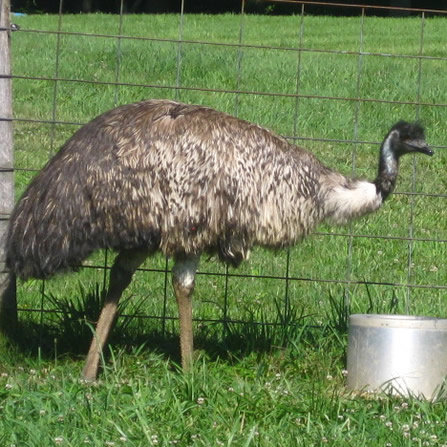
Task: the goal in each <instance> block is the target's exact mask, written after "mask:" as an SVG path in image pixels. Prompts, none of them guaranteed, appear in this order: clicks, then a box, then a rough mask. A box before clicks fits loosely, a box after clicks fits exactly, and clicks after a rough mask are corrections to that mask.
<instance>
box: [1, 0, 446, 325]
mask: <svg viewBox="0 0 447 447" xmlns="http://www.w3.org/2000/svg"><path fill="white" fill-rule="evenodd" d="M266 3H273V4H281V3H283V4H289V5H293V4H296V5H297V7H299V11H298V10H297V14H299V15H300V16H301V20H303V19H304V17H305V14H306V8H310V7H314V6H324V7H334V8H342V9H343V8H348V9H350V10H351V11H352V10H355V11H357V12H359V13H360V14H361V15H362V17H363V16H364V15H365V11H375V10H377V11H382V12H383V11H388V12H390V11H395V12H398V11H405V12H411V13H420V16H421V20H422V23H423V20H424V15H425V14H437V15H441V16H443V15H446V14H447V11H445V10H437V9H419V8H401V7H389V6H375V5H362V4H352V5H349V4H341V3H331V2H312V1H293V0H270V1H269V2H266ZM60 5H61V6H60V11H59V22H58V29H57V30H41V29H25V28H23V29H18V28H17V27H15V26H12V27H11V28H3V29H0V32H1V31H6V30H11V31H14V33H24V34H32V35H52V36H56V38H57V39H58V46H57V50H56V51H57V55H56V56H57V57H58V56H59V51H60V39H61V38H63V37H74V38H81V37H82V38H86V39H96V38H100V39H112V40H114V41H116V42H117V49H116V76H115V79H114V81H105V80H101V79H99V80H94V79H76V78H67V77H63V76H60V75H59V72H58V69H57V68H56V72H55V75H54V76H33V75H23V74H16V73H12V74H11V75H10V76H4V75H0V77H3V78H11V79H12V80H13V82H14V81H24V82H33V81H38V82H49V83H54V93H53V107H52V119H38V118H32V117H25V116H17V115H15V116H14V117H13V118H12V121H13V122H14V123H28V124H33V125H34V124H35V125H50V126H53V127H52V137H51V146H53V142H54V140H55V138H54V135H55V132H57V126H73V127H79V126H82V125H83V124H85V123H83V122H79V121H67V120H60V119H56V115H57V114H56V108H57V105H58V100H59V98H58V91H57V90H58V89H57V87H58V86H59V85H61V84H65V83H67V84H68V83H70V84H79V85H98V86H112V87H116V89H117V90H116V91H115V105H118V103H119V101H118V93H117V92H118V88H120V87H129V88H148V89H159V90H160V91H167V90H170V91H173V92H175V95H176V97H177V95H178V94H179V93H181V92H188V91H190V92H204V93H219V94H228V95H233V96H234V97H235V115H237V114H238V113H237V112H238V103H239V98H240V97H241V96H242V95H245V96H255V95H256V96H264V97H278V98H292V99H295V101H296V102H295V107H296V110H295V114H296V116H297V115H298V108H299V104H300V101H301V100H304V99H306V100H313V99H315V100H324V101H329V102H334V101H338V102H344V103H354V104H355V105H356V107H359V105H360V104H366V103H377V104H386V105H390V106H396V105H398V106H413V107H415V108H416V109H417V110H419V109H420V108H421V107H430V108H437V109H443V108H446V107H447V103H443V102H427V101H422V100H421V98H420V95H415V99H414V100H395V99H387V98H379V97H362V95H361V90H359V91H358V92H357V95H356V96H331V95H318V94H305V93H302V92H300V91H299V79H300V78H299V76H300V69H301V64H302V63H303V62H302V61H301V54H303V53H308V54H328V55H334V56H336V57H339V58H342V57H344V56H353V57H357V58H358V71H357V82H359V80H360V78H361V76H362V71H361V67H362V62H363V61H364V58H369V57H380V58H392V59H407V60H409V59H411V60H415V61H418V63H419V70H421V63H422V62H425V61H433V62H447V55H446V56H432V55H425V54H423V52H422V51H420V52H419V53H418V54H401V53H392V52H381V51H364V50H363V48H362V47H361V45H360V47H359V49H358V50H352V49H349V50H344V49H325V48H312V47H306V46H303V44H302V42H301V41H300V42H299V45H297V46H294V47H291V46H278V45H263V44H251V43H246V42H244V32H245V26H246V24H245V22H244V17H245V14H246V5H245V2H244V0H242V1H241V10H240V18H241V20H240V27H239V38H238V41H234V42H219V41H209V40H202V39H198V40H194V39H184V38H183V28H184V23H183V17H184V15H185V14H186V13H185V7H184V6H185V1H184V0H182V1H181V8H180V11H179V32H178V38H162V37H157V36H151V37H148V36H132V35H126V34H123V33H122V24H123V17H124V14H123V1H121V13H120V25H119V33H118V34H116V33H110V34H107V33H84V32H73V31H64V30H63V29H62V17H63V11H62V9H63V8H62V2H61V4H60ZM304 20H305V19H304ZM301 23H302V22H301ZM361 32H362V31H361ZM360 40H361V39H360ZM123 41H141V42H154V43H167V44H173V45H177V79H176V81H175V83H170V84H168V85H160V84H157V83H137V82H135V83H133V82H124V81H120V79H119V73H120V64H121V63H122V62H121V46H120V45H121V42H123ZM422 41H423V31H422V30H421V48H422ZM188 46H200V47H219V48H224V49H225V48H228V49H238V52H239V53H238V62H237V65H238V67H237V77H238V81H237V88H234V89H231V88H208V87H201V86H200V85H193V86H185V85H182V83H181V79H182V64H183V52H184V49H185V48H187V47H188ZM251 50H262V51H272V52H288V53H295V54H296V55H297V56H298V67H297V88H296V91H294V92H290V93H288V92H275V91H268V90H245V89H243V88H240V82H239V81H240V79H241V70H242V67H243V64H244V56H245V55H246V53H247V52H249V51H251ZM420 82H421V79H420V76H419V80H418V83H419V85H418V86H415V87H417V88H418V89H419V90H420ZM6 119H7V118H5V117H0V120H6ZM357 125H358V116H356V126H357ZM295 128H297V125H296V123H295ZM356 136H357V135H356ZM284 137H285V138H287V139H288V140H290V141H309V142H324V143H343V144H352V145H355V146H357V145H369V146H370V145H379V144H380V143H379V142H376V141H366V140H363V139H360V138H352V139H338V138H317V137H307V136H304V135H299V132H298V134H295V135H284ZM433 147H434V148H436V149H441V150H443V149H445V148H447V145H439V144H438V145H437V146H433ZM355 150H356V149H354V151H355ZM355 156H356V155H355V152H353V161H354V164H355ZM0 170H6V168H2V167H0ZM14 170H15V171H16V172H30V173H33V172H37V169H36V168H34V167H32V166H27V167H20V168H19V167H16V168H14ZM415 176H416V168H414V172H413V181H412V185H411V188H412V189H411V190H408V191H397V192H395V193H394V194H396V195H401V196H408V197H409V199H410V200H413V199H414V198H416V197H421V198H441V199H444V198H447V194H446V193H442V192H436V193H427V192H418V191H416V190H414V184H415ZM413 215H414V209H413V207H412V208H411V220H412V221H413ZM7 217H8V216H2V218H7ZM313 235H314V236H322V237H325V238H326V237H339V238H346V240H347V241H351V242H347V244H348V246H350V244H352V240H354V239H377V240H388V241H402V242H406V243H408V244H409V245H408V251H409V258H408V264H409V265H408V271H409V273H408V277H407V281H406V282H403V281H395V282H394V281H376V280H368V279H365V280H358V279H353V278H351V273H350V263H351V261H352V259H351V258H352V253H351V249H348V252H349V254H348V259H347V261H346V262H347V273H346V276H345V278H343V277H338V278H335V279H327V278H319V277H314V276H312V275H309V276H302V275H300V276H297V275H293V274H291V273H290V265H289V263H290V252H288V254H287V262H286V271H285V274H284V275H263V274H258V273H257V274H245V273H237V272H233V271H229V270H228V268H226V269H225V272H206V271H199V272H198V275H199V276H213V277H216V278H224V279H225V304H224V310H223V315H224V317H223V318H215V319H214V318H195V320H196V321H200V322H204V323H224V324H228V323H231V324H233V323H234V324H238V323H244V324H246V323H250V324H265V325H278V324H281V323H278V322H276V321H274V322H269V321H267V322H257V321H250V322H247V321H244V320H240V319H232V318H231V317H229V315H230V312H229V310H228V306H231V304H228V300H227V297H228V295H229V294H230V293H231V292H230V291H229V286H228V281H229V279H234V280H236V281H237V280H240V279H243V278H246V279H252V280H260V279H264V280H279V281H282V282H284V284H285V292H284V301H285V303H286V308H285V310H287V306H288V305H289V304H288V303H289V294H290V284H292V283H311V284H336V285H344V286H346V287H347V288H349V287H350V286H355V285H366V286H368V285H371V286H386V287H393V288H405V289H407V290H408V297H407V299H408V300H409V301H410V300H411V295H410V292H409V291H410V290H417V289H425V290H427V289H428V290H430V289H432V290H446V289H447V285H443V284H418V283H413V282H412V273H411V271H412V267H411V264H412V263H411V260H412V255H411V253H412V250H413V244H414V243H433V244H444V243H445V242H447V239H444V238H437V237H433V238H430V237H418V236H415V235H414V231H413V229H412V228H410V229H409V235H408V236H392V235H384V234H378V235H374V234H358V233H356V232H354V231H352V230H351V227H349V228H348V231H343V232H340V231H333V232H332V231H331V232H324V231H316V232H314V233H313ZM82 267H83V268H85V269H102V270H103V271H104V284H105V283H106V276H105V275H106V273H107V272H108V271H110V268H111V267H110V266H109V265H108V259H107V253H106V254H105V257H104V263H103V264H102V265H100V264H97V263H85V264H84V265H82ZM138 270H139V271H140V272H146V273H156V274H160V275H164V291H163V295H164V296H163V311H162V314H161V315H152V314H151V315H140V314H138V313H136V314H132V315H127V314H123V316H127V317H129V316H132V317H135V318H148V319H154V320H162V324H163V328H164V325H165V322H166V321H170V320H175V319H176V318H175V317H172V316H169V315H168V314H167V311H166V307H167V304H166V300H167V287H168V275H169V274H170V273H171V270H170V269H169V268H168V262H167V261H166V264H165V268H163V269H162V268H140V269H138ZM44 290H45V287H44V286H43V287H42V291H44ZM44 295H45V294H44V292H42V304H41V306H40V308H34V307H29V308H25V307H19V311H21V312H30V313H35V312H37V313H40V315H41V321H43V318H44V317H43V315H45V314H48V313H57V312H60V311H58V310H55V309H47V308H46V307H45V305H44V298H45V296H44ZM163 330H164V329H163Z"/></svg>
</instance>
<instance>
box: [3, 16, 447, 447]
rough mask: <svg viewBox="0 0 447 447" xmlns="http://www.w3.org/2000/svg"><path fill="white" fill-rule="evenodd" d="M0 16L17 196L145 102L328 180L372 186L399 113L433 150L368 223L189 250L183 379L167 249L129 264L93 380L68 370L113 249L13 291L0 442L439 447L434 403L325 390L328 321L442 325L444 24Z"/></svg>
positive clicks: (332, 358) (333, 360) (442, 439)
mask: <svg viewBox="0 0 447 447" xmlns="http://www.w3.org/2000/svg"><path fill="white" fill-rule="evenodd" d="M14 22H15V23H17V24H18V25H20V27H21V31H19V32H15V33H13V35H12V51H13V54H12V62H13V75H14V80H13V95H14V117H15V121H14V139H15V140H14V142H15V166H16V168H17V171H16V191H17V195H18V196H19V195H20V193H21V192H22V191H23V189H24V187H25V186H26V184H27V183H28V182H29V180H30V178H31V177H32V176H33V175H34V173H35V172H36V170H38V169H40V168H41V167H42V166H43V165H44V164H45V162H46V161H47V160H48V158H49V157H50V156H51V154H53V153H54V152H55V151H56V150H57V148H58V147H59V146H60V145H61V144H62V143H63V142H64V141H65V140H66V139H67V138H68V137H69V136H70V135H71V134H72V133H73V132H74V131H75V130H76V129H77V128H78V127H79V125H81V124H82V123H85V122H87V121H89V120H90V119H92V118H93V117H95V116H96V115H98V114H99V113H101V112H104V111H106V110H108V109H110V108H112V107H114V106H116V105H118V104H124V103H128V102H132V101H137V100H140V99H143V98H151V97H152V98H171V99H178V100H181V101H184V102H193V103H200V104H206V105H209V106H212V107H215V108H217V109H220V110H223V111H226V112H228V113H231V114H236V115H238V116H239V117H241V118H244V119H248V120H251V121H254V122H256V123H258V124H260V125H263V126H266V127H269V128H271V129H273V130H274V131H276V132H278V133H281V134H282V135H284V136H286V137H287V138H290V139H291V140H292V141H296V143H297V144H301V145H304V146H306V147H308V148H309V149H311V150H312V151H314V152H315V153H316V154H317V155H318V156H319V157H320V158H321V159H322V160H324V161H325V162H326V163H327V164H328V165H329V166H332V167H336V168H338V169H339V170H340V171H341V172H343V173H345V174H353V175H356V176H365V177H368V178H371V179H372V178H373V177H374V176H375V174H376V170H377V150H378V143H380V141H381V139H382V138H383V136H384V134H385V133H386V132H387V131H388V129H389V128H390V127H391V125H392V124H394V123H395V122H396V121H398V120H399V119H401V118H402V119H406V120H415V119H420V120H421V121H422V122H423V123H424V125H425V126H426V129H427V139H428V141H429V143H430V144H431V145H432V146H433V147H434V148H435V151H436V155H435V157H433V158H431V159H429V158H423V157H414V158H413V157H407V159H404V160H403V161H402V165H401V174H400V177H399V183H398V187H397V191H396V194H394V195H393V196H392V197H390V199H389V201H388V202H387V203H386V205H385V206H384V208H383V209H382V210H381V211H380V212H378V213H377V214H375V215H373V216H370V217H368V218H367V219H363V220H361V221H358V222H355V223H353V224H351V225H350V226H348V227H345V228H334V227H329V226H322V227H320V228H318V231H317V233H316V234H314V235H312V236H311V237H309V238H308V239H307V240H305V241H304V242H303V243H301V244H299V245H298V246H296V247H293V248H291V249H290V250H289V251H287V250H284V251H279V252H274V253H272V252H268V251H265V250H261V249H256V250H255V251H254V253H253V255H252V257H251V260H250V262H247V263H245V264H244V265H242V266H241V268H239V269H237V270H235V269H232V268H229V269H228V275H227V274H226V273H227V269H226V268H225V266H223V265H221V264H219V263H218V262H217V261H216V260H214V259H206V258H205V257H203V259H202V262H201V265H200V271H199V273H200V274H199V276H198V278H197V285H196V292H195V296H194V306H195V308H194V315H195V318H196V319H197V321H196V333H197V338H196V346H197V361H196V364H195V368H194V371H193V372H192V373H191V374H188V375H183V374H181V373H179V370H178V342H177V332H178V329H177V322H176V316H177V311H176V306H175V300H174V297H173V293H172V290H171V287H170V277H169V274H166V273H165V270H166V266H167V267H168V270H169V269H170V267H171V261H166V260H165V259H164V258H162V257H161V256H155V257H154V258H152V259H150V260H148V261H147V262H146V263H145V264H144V266H143V269H141V271H138V272H137V274H136V275H135V278H134V281H133V283H132V284H131V286H130V288H129V290H128V291H127V293H126V295H125V297H124V302H123V305H122V314H123V316H122V317H121V318H120V319H119V320H118V323H117V327H116V330H115V332H114V334H113V336H112V340H111V349H110V351H108V352H107V353H105V359H104V361H105V364H104V370H103V374H102V375H101V377H100V381H99V382H98V383H97V384H95V385H90V384H85V383H82V381H80V380H79V377H80V371H81V368H82V359H83V356H84V354H85V352H86V350H87V347H88V344H89V339H90V337H91V331H92V326H91V324H90V322H93V321H95V318H96V315H97V312H98V303H99V302H100V300H101V296H102V289H103V286H104V284H105V283H106V280H105V278H104V271H103V269H101V268H100V267H101V266H103V265H104V263H105V262H106V263H107V265H108V266H110V265H111V262H112V260H113V256H114V254H113V253H110V252H109V253H97V254H95V255H94V256H92V257H91V258H90V259H88V260H87V261H86V262H85V268H84V269H82V270H81V271H80V272H79V273H76V274H73V275H64V276H59V277H56V278H54V279H52V280H50V281H45V282H42V281H28V282H26V283H19V285H18V302H19V308H20V312H19V319H20V323H21V331H20V334H17V341H16V343H15V344H14V345H11V344H9V343H7V342H6V341H5V340H3V341H2V342H1V343H0V445H2V446H3V445H4V446H8V447H10V446H13V445H16V446H37V445H39V446H53V445H63V446H79V445H84V444H86V445H92V446H107V445H110V446H111V445H117V446H118V445H129V446H150V445H163V446H169V445H179V446H189V445H205V446H210V445H224V446H270V445H276V446H291V445H299V446H300V445H302V446H306V447H307V446H322V445H330V446H346V445H351V446H355V447H357V446H371V445H374V446H422V445H427V446H428V445H433V446H442V445H447V428H446V424H447V417H446V414H447V405H446V403H445V402H437V403H429V402H425V401H421V400H418V399H416V398H405V399H402V398H390V397H385V396H377V397H374V396H370V397H360V396H355V395H353V394H351V393H349V392H348V391H347V390H346V389H345V387H344V384H345V375H346V371H345V367H346V366H345V350H346V340H347V337H346V316H347V312H350V313H357V312H383V313H385V312H396V313H410V314H420V315H427V316H437V317H444V318H447V301H446V299H445V295H446V291H445V290H446V287H447V270H446V265H445V259H446V257H445V241H447V216H446V214H447V211H446V209H447V208H446V207H445V206H444V204H445V200H446V197H447V181H446V180H445V179H446V177H445V171H446V164H447V152H446V147H447V145H446V141H447V138H446V137H447V130H446V128H445V126H444V123H445V121H446V118H447V113H446V105H447V91H446V90H445V89H444V88H443V86H444V85H445V73H446V69H447V51H446V48H447V37H446V35H445V26H446V19H445V18H428V19H425V20H423V21H422V20H421V18H420V17H419V18H416V17H414V18H405V19H402V18H400V19H399V18H377V17H373V16H368V15H367V16H365V17H364V18H363V19H362V18H361V17H349V18H334V17H313V16H304V17H302V16H300V15H296V16H284V17H269V16H256V15H246V16H243V17H241V16H238V15H230V14H228V15H216V16H207V15H185V16H184V17H183V18H182V20H180V18H179V16H178V15H138V16H137V15H125V16H123V17H122V20H120V17H118V16H113V15H100V14H92V15H77V16H74V15H64V16H63V17H62V20H61V21H60V20H59V17H57V16H51V15H36V16H25V17H14ZM59 28H60V30H61V31H63V32H64V34H61V35H59V36H58V35H57V34H55V33H54V31H57V30H58V29H59ZM36 30H39V31H40V32H36ZM79 33H89V34H90V35H88V36H85V35H82V36H80V35H79ZM92 34H94V35H92ZM120 35H121V36H122V37H121V38H119V36H120ZM179 37H181V38H182V39H183V41H182V42H181V43H179V42H178V39H179ZM224 44H225V45H224ZM297 48H300V49H301V50H297ZM418 56H419V57H418ZM55 78H56V79H57V81H54V79H55ZM54 122H55V123H54ZM260 276H262V277H260ZM348 305H349V306H348ZM132 315H136V318H130V316H132ZM145 316H151V317H153V318H150V319H147V318H143V317H145ZM221 320H225V324H223V323H222V321H221Z"/></svg>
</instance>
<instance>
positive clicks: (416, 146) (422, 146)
mask: <svg viewBox="0 0 447 447" xmlns="http://www.w3.org/2000/svg"><path fill="white" fill-rule="evenodd" d="M406 144H407V145H408V146H410V147H411V148H412V149H413V150H414V151H415V152H420V153H421V154H425V155H430V157H431V156H432V155H433V154H434V152H433V149H431V148H430V147H429V146H428V145H427V143H426V142H425V141H424V140H410V141H407V142H406Z"/></svg>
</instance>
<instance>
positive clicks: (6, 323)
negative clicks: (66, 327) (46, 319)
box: [0, 0, 17, 333]
mask: <svg viewBox="0 0 447 447" xmlns="http://www.w3.org/2000/svg"><path fill="white" fill-rule="evenodd" d="M9 28H10V0H0V331H2V332H5V333H10V332H11V331H12V330H13V329H14V328H15V327H16V324H17V299H16V281H15V277H14V275H12V274H11V273H10V272H8V271H6V266H5V258H6V252H5V245H6V232H7V228H8V221H9V216H10V214H11V211H12V209H13V207H14V172H13V164H14V163H13V160H14V158H13V140H12V138H13V133H12V131H13V130H12V85H11V61H10V31H9Z"/></svg>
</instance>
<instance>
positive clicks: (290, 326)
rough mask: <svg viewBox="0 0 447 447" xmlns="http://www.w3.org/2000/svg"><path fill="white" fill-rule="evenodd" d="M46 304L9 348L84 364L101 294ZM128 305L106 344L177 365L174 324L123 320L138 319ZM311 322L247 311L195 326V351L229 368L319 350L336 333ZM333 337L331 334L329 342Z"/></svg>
mask: <svg viewBox="0 0 447 447" xmlns="http://www.w3.org/2000/svg"><path fill="white" fill-rule="evenodd" d="M45 298H46V299H47V300H48V302H49V303H50V304H51V306H52V308H53V312H51V313H48V314H46V315H45V319H44V321H45V322H43V321H40V322H39V321H33V320H32V319H29V320H25V321H21V322H19V324H18V327H17V330H16V331H15V332H14V334H13V335H12V336H11V337H10V341H9V343H10V344H11V345H12V346H13V347H14V348H17V349H18V350H19V351H20V352H22V353H23V354H24V355H30V356H33V355H37V354H38V355H39V356H40V357H42V358H44V359H54V358H59V357H68V358H73V359H83V358H84V357H85V355H86V353H87V351H88V348H89V346H90V343H91V340H92V337H93V333H94V325H95V322H96V321H97V320H98V317H99V313H100V310H101V308H102V306H103V303H104V298H105V291H104V290H102V289H101V288H100V287H99V286H96V287H95V288H94V290H90V291H88V292H86V291H85V290H84V289H83V288H82V287H81V290H80V294H79V295H78V296H77V297H75V298H71V299H66V298H64V299H60V298H59V299H56V298H55V297H54V296H51V295H47V296H46V297H45ZM130 302H131V298H128V299H127V300H124V301H123V302H122V303H121V304H120V306H119V314H122V315H123V316H121V317H120V318H118V320H117V321H116V324H115V326H114V328H113V330H112V332H111V335H110V339H109V344H110V345H111V346H113V347H114V348H119V349H121V350H124V351H125V352H126V351H128V352H131V351H132V350H134V349H135V348H138V347H142V348H144V349H148V350H153V351H155V352H157V353H159V354H161V355H163V356H164V357H165V358H166V359H169V360H172V361H173V362H176V363H180V352H179V351H180V350H179V336H178V323H177V321H176V320H169V321H167V322H165V325H164V327H162V325H161V320H155V319H147V318H145V319H142V318H134V317H132V316H128V314H130V315H135V314H138V310H139V308H140V307H141V305H142V303H143V300H141V302H135V301H133V302H132V309H129V308H128V307H129V304H130ZM312 321H313V320H312V317H311V316H309V315H305V314H304V312H301V313H299V312H298V310H297V309H294V308H291V307H290V306H284V305H283V303H279V302H276V315H273V316H272V315H269V316H268V318H267V316H266V315H265V314H264V313H263V311H262V308H261V309H258V310H253V309H251V310H247V318H246V319H245V321H222V322H220V321H219V322H213V323H204V322H200V321H199V322H196V323H195V336H194V342H195V349H197V350H200V351H203V352H205V353H206V355H207V357H209V358H210V359H211V360H215V359H220V360H223V361H227V362H230V363H232V362H237V361H238V360H239V359H241V358H243V357H245V356H247V355H251V354H252V353H259V354H262V353H268V352H271V351H272V350H277V349H283V348H292V349H295V350H297V351H300V350H301V348H300V347H301V346H306V347H309V346H318V345H319V344H320V342H321V340H322V338H325V337H326V338H327V336H328V334H329V335H331V334H332V333H333V332H334V331H337V330H338V329H337V325H335V326H334V325H331V326H329V325H328V326H325V327H321V326H318V327H317V326H316V325H314V324H312ZM332 335H333V334H332ZM338 335H340V334H337V333H336V334H335V337H334V338H337V337H338ZM341 335H342V336H343V335H345V334H341ZM140 351H141V349H140ZM106 357H107V355H106Z"/></svg>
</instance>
